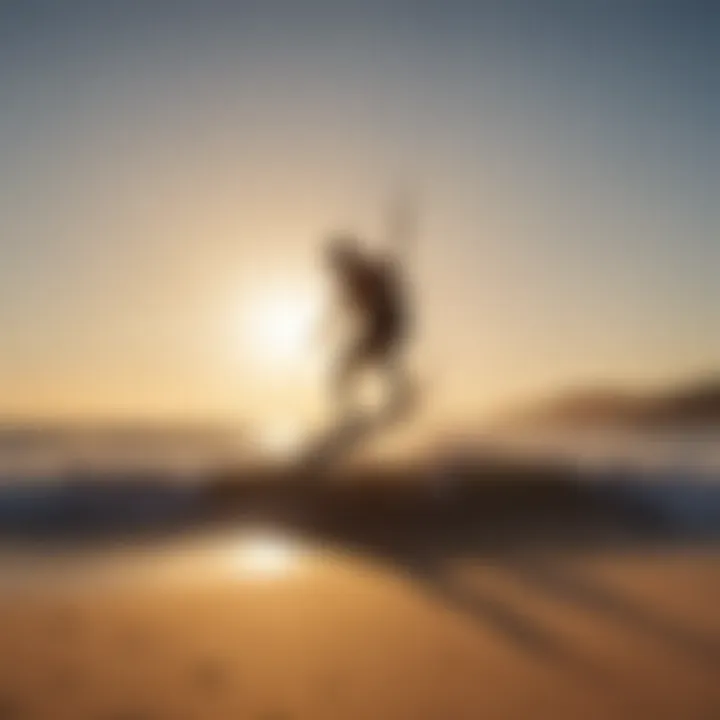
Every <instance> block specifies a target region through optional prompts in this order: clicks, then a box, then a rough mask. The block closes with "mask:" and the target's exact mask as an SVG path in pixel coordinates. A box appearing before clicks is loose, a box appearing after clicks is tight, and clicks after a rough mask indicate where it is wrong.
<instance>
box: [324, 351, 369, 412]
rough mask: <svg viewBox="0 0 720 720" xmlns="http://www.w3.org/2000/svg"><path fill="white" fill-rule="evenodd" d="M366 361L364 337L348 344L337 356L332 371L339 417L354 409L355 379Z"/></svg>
mask: <svg viewBox="0 0 720 720" xmlns="http://www.w3.org/2000/svg"><path fill="white" fill-rule="evenodd" d="M366 363H367V342H366V341H365V339H364V338H361V339H359V340H357V341H356V342H354V343H352V344H350V345H349V346H348V347H347V348H346V349H345V350H344V351H343V352H342V353H341V354H340V355H339V357H338V358H337V360H336V362H335V367H334V368H333V373H332V391H333V400H334V404H335V408H336V410H337V413H338V415H339V416H340V417H347V416H348V415H350V414H351V413H353V412H354V409H355V407H354V406H355V402H356V397H355V391H356V389H357V380H358V377H359V374H360V372H361V371H362V369H363V367H364V365H365V364H366Z"/></svg>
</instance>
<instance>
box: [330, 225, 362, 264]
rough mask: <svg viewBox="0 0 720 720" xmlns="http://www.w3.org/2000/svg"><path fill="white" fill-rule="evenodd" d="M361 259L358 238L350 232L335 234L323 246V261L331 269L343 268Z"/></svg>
mask: <svg viewBox="0 0 720 720" xmlns="http://www.w3.org/2000/svg"><path fill="white" fill-rule="evenodd" d="M361 259H362V250H361V248H360V242H359V241H358V238H357V237H355V236H354V235H351V234H350V233H342V234H336V235H333V236H331V237H330V238H329V240H328V242H327V244H326V246H325V261H326V262H327V264H328V265H329V266H330V267H331V268H332V269H333V270H343V269H345V268H348V267H352V266H354V265H356V264H357V263H358V262H359V261H360V260H361Z"/></svg>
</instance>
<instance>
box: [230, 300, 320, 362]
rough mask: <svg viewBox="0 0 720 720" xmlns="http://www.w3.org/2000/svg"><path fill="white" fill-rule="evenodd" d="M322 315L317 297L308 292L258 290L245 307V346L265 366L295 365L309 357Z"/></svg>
mask: <svg viewBox="0 0 720 720" xmlns="http://www.w3.org/2000/svg"><path fill="white" fill-rule="evenodd" d="M318 315H319V311H318V303H317V300H316V298H315V297H314V296H313V295H312V294H311V293H309V292H307V291H305V290H302V289H297V288H292V287H287V288H285V289H282V288H274V289H268V290H266V291H258V292H257V293H256V295H255V296H254V297H253V298H252V299H251V300H250V301H249V302H248V303H246V306H245V308H244V312H243V345H244V346H245V347H246V348H248V349H250V350H252V352H253V354H254V355H255V356H256V357H257V359H258V360H259V361H261V362H262V363H273V364H278V363H282V364H291V363H294V362H296V361H298V360H301V359H302V357H303V355H304V354H306V352H307V349H308V348H309V344H310V340H311V337H312V331H313V326H314V324H315V323H316V321H317V317H318Z"/></svg>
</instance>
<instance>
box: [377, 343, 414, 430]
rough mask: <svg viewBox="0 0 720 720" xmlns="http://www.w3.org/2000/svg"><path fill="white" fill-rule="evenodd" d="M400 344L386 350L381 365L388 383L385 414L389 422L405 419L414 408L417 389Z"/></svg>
mask: <svg viewBox="0 0 720 720" xmlns="http://www.w3.org/2000/svg"><path fill="white" fill-rule="evenodd" d="M403 350H404V348H403V347H402V345H401V344H400V343H398V344H392V345H390V346H389V347H387V348H386V349H385V352H384V353H383V355H382V359H381V362H380V363H379V365H380V367H381V369H382V372H383V375H384V377H385V381H386V387H387V401H386V403H385V411H384V414H385V415H386V416H387V417H388V419H389V420H396V419H401V418H403V417H405V416H406V415H407V414H408V413H409V412H410V411H411V410H412V408H413V405H414V402H415V399H416V388H415V385H414V383H413V381H412V378H411V376H410V372H409V370H408V367H407V361H406V357H405V353H404V352H403Z"/></svg>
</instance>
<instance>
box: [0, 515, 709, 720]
mask: <svg viewBox="0 0 720 720" xmlns="http://www.w3.org/2000/svg"><path fill="white" fill-rule="evenodd" d="M719 561H720V552H719V551H718V549H717V548H716V547H712V546H707V547H704V548H703V547H696V548H694V549H689V548H685V549H675V550H672V549H669V548H664V549H663V548H654V549H653V548H639V547H638V548H636V549H634V550H628V549H625V550H620V549H612V548H608V549H604V550H596V551H592V552H590V551H588V552H584V551H582V552H561V551H559V550H553V551H550V550H547V551H545V550H541V549H533V548H532V547H527V546H526V547H525V549H524V551H523V552H522V553H517V552H513V553H509V554H508V553H505V554H503V553H498V554H484V555H482V556H478V557H475V558H473V557H465V558H464V559H455V560H453V558H452V557H445V558H444V559H443V562H442V565H441V566H440V565H435V566H432V567H430V566H429V565H428V564H427V563H417V564H413V563H412V562H410V561H407V559H405V560H403V561H402V562H400V561H398V558H397V557H395V558H393V557H391V556H389V555H388V554H382V553H380V554H373V553H367V552H361V551H356V552H351V551H349V550H347V549H346V548H344V547H343V546H342V545H338V546H336V547H334V546H332V545H331V544H330V543H324V542H321V541H318V540H317V539H316V540H312V539H303V538H302V537H292V536H287V535H285V534H284V532H283V531H282V530H280V529H276V528H273V527H272V526H270V527H266V528H264V529H262V530H257V529H252V528H248V529H246V530H244V531H242V530H233V531H228V530H223V531H222V532H218V533H215V534H208V535H206V536H198V537H195V538H193V539H189V538H185V539H183V538H174V539H167V540H165V541H163V542H157V543H153V544H148V545H147V546H143V547H136V548H133V549H132V550H129V549H127V548H126V549H115V550H113V549H106V550H98V549H95V550H92V551H87V550H81V551H77V550H76V551H70V550H67V551H64V550H63V551H61V550H59V549H57V548H55V549H53V546H52V545H47V546H45V545H35V546H33V547H32V548H27V549H24V550H21V549H16V548H11V547H9V546H7V547H5V548H4V549H3V551H2V553H0V578H1V580H0V637H2V653H0V718H3V719H5V718H48V719H50V718H52V719H55V718H57V719H58V720H59V719H61V718H68V719H70V718H72V719H76V718H77V719H80V718H95V719H98V720H100V719H107V720H141V719H145V718H147V719H150V718H158V719H159V718H188V719H191V718H197V719H200V718H248V719H252V720H281V719H283V720H291V719H297V720H300V719H301V718H304V719H308V720H310V719H313V720H338V719H345V718H347V719H348V720H351V719H355V718H358V719H360V718H362V719H364V720H365V719H366V720H383V719H385V718H387V719H388V720H395V719H396V718H397V719H401V718H402V719H403V720H414V719H415V718H417V719H421V720H430V719H437V720H446V719H452V720H455V719H458V720H461V719H466V718H467V719H474V718H503V719H508V720H513V719H515V718H561V719H566V720H569V719H571V718H584V719H586V718H590V719H592V718H598V719H602V720H605V719H608V720H609V719H610V718H653V719H655V718H683V719H687V720H692V719H694V718H697V719H698V720H710V719H711V718H715V717H720V683H718V681H717V679H718V677H720V610H718V608H719V607H720V562H719Z"/></svg>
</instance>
